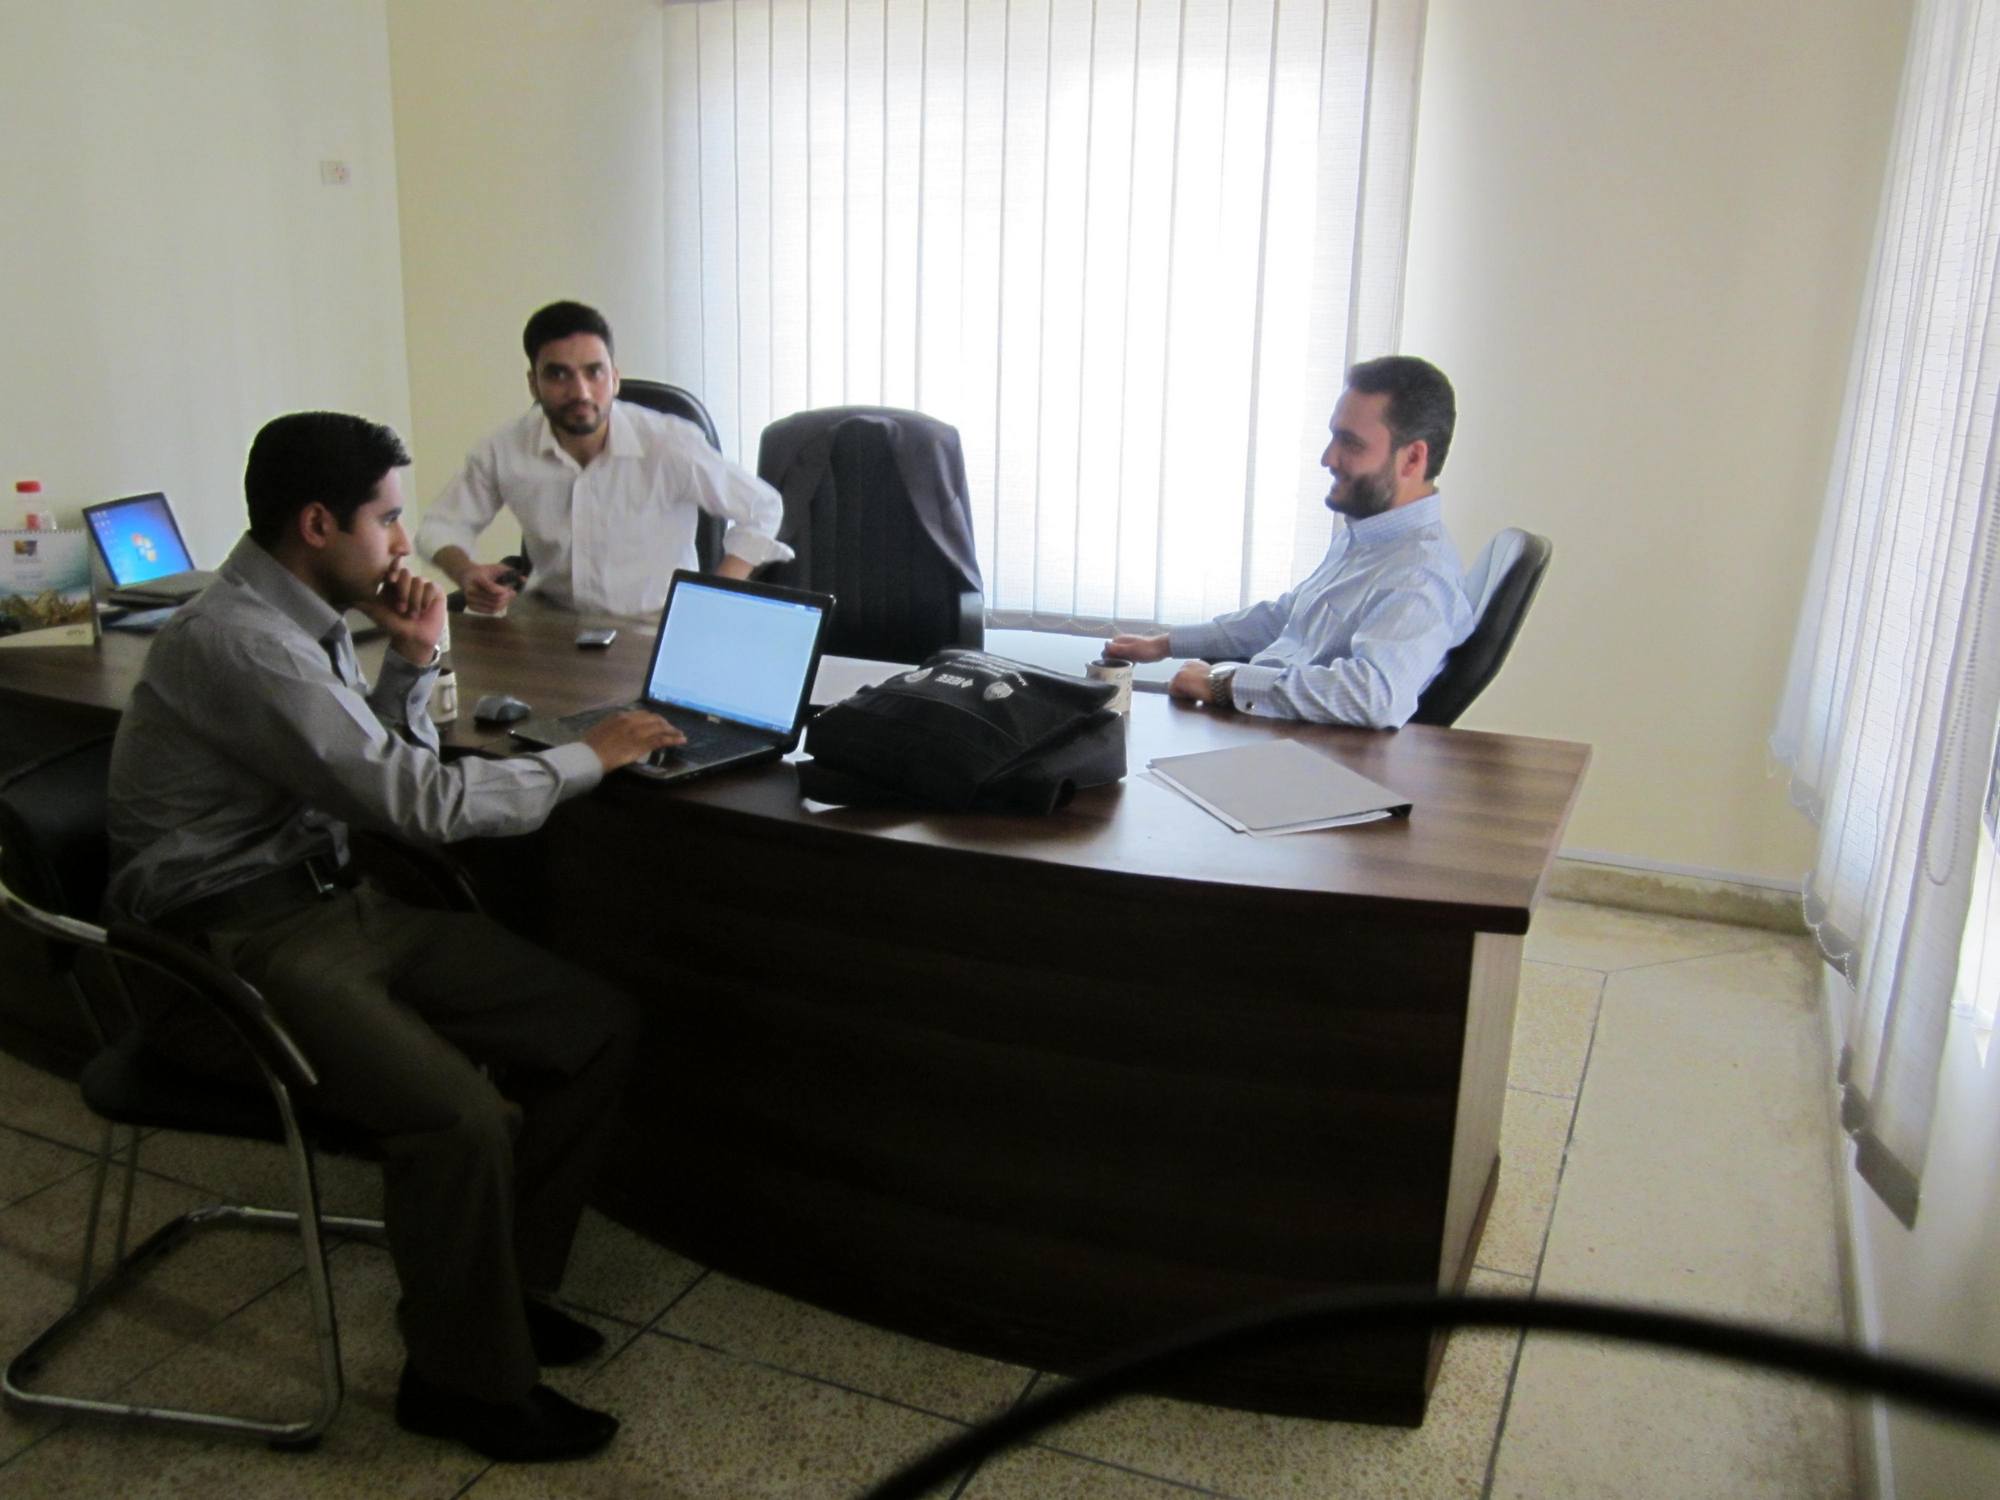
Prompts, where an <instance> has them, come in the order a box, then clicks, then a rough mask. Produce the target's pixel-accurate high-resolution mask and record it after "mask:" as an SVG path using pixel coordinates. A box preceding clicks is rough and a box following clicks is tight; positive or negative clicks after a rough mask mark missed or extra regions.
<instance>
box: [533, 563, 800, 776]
mask: <svg viewBox="0 0 2000 1500" xmlns="http://www.w3.org/2000/svg"><path fill="white" fill-rule="evenodd" d="M832 613H833V596H832V595H831V594H820V593H813V592H810V591H808V590H805V589H791V588H782V587H779V586H778V585H776V584H769V583H749V582H744V581H740V580H737V579H730V578H718V577H715V576H712V575H710V574H705V573H693V572H689V571H688V570H686V569H682V570H680V571H679V572H677V573H675V574H674V577H673V582H672V584H671V585H670V586H669V587H668V589H667V604H666V608H665V610H664V611H663V612H662V613H661V616H660V630H659V634H658V636H657V637H656V638H655V639H654V642H653V655H652V658H651V660H650V661H648V662H647V664H646V676H645V679H644V681H643V682H642V683H640V684H639V688H638V696H637V697H636V698H633V699H630V700H628V701H625V702H620V703H609V704H605V705H602V706H601V707H598V708H592V709H586V710H584V711H583V712H582V713H575V714H566V715H564V716H563V717H562V718H559V719H530V720H528V721H527V722H526V723H523V724H518V725H516V726H515V727H514V729H513V730H512V731H511V732H512V734H513V735H514V737H515V738H516V739H518V740H521V741H523V742H525V743H527V744H530V745H544V746H547V745H566V744H571V743H573V742H575V741H577V740H580V739H582V738H583V737H584V736H585V735H586V734H588V733H589V732H590V730H591V728H592V727H593V726H595V725H596V724H598V723H600V722H601V721H602V720H604V719H605V718H607V717H609V716H610V715H612V714H616V713H623V712H625V711H626V710H628V709H634V708H639V709H645V710H646V711H647V712H649V713H656V714H658V715H660V716H661V717H662V718H664V719H666V720H667V721H668V722H670V723H672V724H674V725H675V726H676V727H678V728H679V729H680V730H681V731H682V732H683V733H685V734H686V735H687V737H688V742H687V744H686V745H685V746H682V747H680V748H679V749H677V750H672V751H667V752H663V753H657V754H656V755H655V756H654V757H653V759H651V760H649V761H642V762H640V763H639V764H637V765H634V766H628V767H627V768H626V769H627V770H628V771H631V772H632V773H634V774H636V775H639V776H644V777H646V778H648V779H649V780H653V781H685V780H687V779H688V778H690V777H694V776H701V775H706V774H707V773H709V772H711V771H718V770H721V769H723V768H724V767H727V766H740V765H749V764H754V763H756V762H758V761H765V760H775V759H777V758H778V757H779V756H781V755H783V754H784V753H785V752H786V751H788V750H790V749H791V748H792V747H793V746H794V745H796V744H797V743H798V739H799V732H800V731H801V730H802V729H803V728H804V727H805V721H806V712H807V702H808V694H809V693H810V690H811V688H812V682H813V674H814V672H815V671H816V670H817V669H818V667H819V658H820V652H821V649H822V647H823V644H824V642H825V639H826V624H827V620H828V618H829V617H830V616H831V615H832Z"/></svg>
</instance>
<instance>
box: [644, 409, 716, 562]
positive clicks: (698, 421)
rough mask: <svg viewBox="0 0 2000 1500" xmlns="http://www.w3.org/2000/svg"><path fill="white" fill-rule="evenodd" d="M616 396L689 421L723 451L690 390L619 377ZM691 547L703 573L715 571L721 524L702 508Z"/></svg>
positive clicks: (712, 424) (712, 425)
mask: <svg viewBox="0 0 2000 1500" xmlns="http://www.w3.org/2000/svg"><path fill="white" fill-rule="evenodd" d="M618 399H619V400H620V401H630V402H631V403H632V404H633V405H634V406H643V407H645V408H646V409H647V410H648V411H656V412H660V413H662V414H664V415H666V416H669V417H679V418H681V419H682V420H683V421H686V422H692V423H694V425H695V426H696V427H698V428H700V429H701V435H702V436H703V437H704V438H706V439H707V440H708V446H709V447H711V448H713V449H714V450H715V451H716V452H717V453H720V452H721V451H722V438H721V436H720V434H718V433H717V432H716V430H715V419H714V418H713V417H711V416H709V414H708V408H707V407H705V406H703V405H702V404H701V401H700V399H699V398H698V397H697V396H696V395H695V393H694V392H693V391H690V390H687V389H685V388H684V387H681V386H678V385H668V384H667V383H666V382H665V381H664V380H627V379H625V378H624V377H622V376H621V377H620V378H619V381H618ZM694 550H695V556H696V558H697V559H698V560H699V561H700V564H701V570H702V571H703V572H704V573H712V572H714V571H715V566H716V564H717V563H719V562H721V561H722V523H721V522H720V521H718V520H717V519H716V518H715V517H714V516H711V515H710V514H709V513H708V512H707V511H703V512H702V513H701V517H700V519H698V520H697V521H696V522H695V527H694Z"/></svg>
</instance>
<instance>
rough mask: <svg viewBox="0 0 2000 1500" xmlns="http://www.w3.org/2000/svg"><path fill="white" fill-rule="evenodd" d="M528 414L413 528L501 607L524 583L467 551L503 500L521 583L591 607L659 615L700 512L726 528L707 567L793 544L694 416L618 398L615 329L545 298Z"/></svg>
mask: <svg viewBox="0 0 2000 1500" xmlns="http://www.w3.org/2000/svg"><path fill="white" fill-rule="evenodd" d="M522 345H523V347H524V348H525V349H526V351H527V355H528V393H529V394H530V395H531V396H533V397H534V399H535V405H534V408H533V409H532V410H530V411H528V412H525V413H523V414H522V415H521V416H519V417H517V418H515V419H514V420H513V421H511V422H509V423H508V424H507V425H506V426H504V427H502V428H501V429H500V430H499V431H498V432H495V433H494V434H493V435H492V436H491V437H489V438H487V439H486V440H485V441H484V442H483V443H481V444H480V445H479V446H478V447H476V448H474V449H473V450H472V452H471V453H470V454H468V455H467V456H466V460H465V468H464V469H463V470H461V471H460V473H459V475H458V477H457V478H456V479H454V480H453V481H452V482H451V484H450V486H449V487H448V488H447V489H446V490H445V491H444V493H443V494H442V495H440V496H439V497H438V498H437V500H436V501H435V502H434V503H433V504H432V505H431V508H430V510H429V511H428V512H427V513H426V514H425V516H424V520H423V525H422V526H420V527H419V528H418V529H417V551H418V552H419V553H420V554H421V555H422V556H425V557H428V558H429V559H430V560H431V561H432V562H434V563H436V564H437V565H438V567H440V568H442V569H443V570H444V571H445V572H446V573H447V574H449V575H450V577H451V579H452V581H453V582H455V583H456V584H458V586H459V587H460V588H462V589H464V590H465V599H466V604H467V606H468V607H469V608H471V609H474V610H480V611H484V612H487V613H496V612H498V611H500V610H502V609H505V608H506V607H507V605H508V604H509V603H510V602H512V600H513V598H514V595H515V592H516V590H517V588H518V587H519V584H520V580H519V579H518V578H517V577H515V575H514V574H513V573H512V572H511V570H509V569H508V568H507V566H506V565H505V564H503V563H481V562H475V561H473V558H472V547H473V544H474V542H475V541H477V540H478V537H479V533H480V532H482V531H484V530H485V529H486V527H487V526H488V525H489V524H490V523H491V522H492V520H493V518H494V517H495V516H497V515H498V514H499V513H500V510H501V508H502V507H503V506H504V507H505V508H506V509H508V510H510V511H512V512H513V513H514V516H515V519H517V520H518V521H519V522H520V523H521V536H522V543H523V545H524V547H525V548H526V551H527V557H528V561H529V562H530V563H531V564H532V569H531V572H530V579H531V582H530V585H529V586H530V587H531V588H532V589H533V590H534V592H535V593H536V594H537V595H539V596H540V597H542V598H544V599H546V600H548V601H549V602H550V603H552V604H556V605H560V606H562V607H563V608H565V609H574V610H578V611H581V612H583V613H587V614H614V615H655V614H658V613H659V610H660V606H661V605H662V604H664V603H665V602H666V597H667V583H668V581H669V579H671V577H672V576H673V571H674V569H675V568H692V567H695V566H696V565H697V564H696V558H695V545H694V538H695V523H696V521H697V519H698V518H699V516H700V513H701V512H702V511H707V512H708V513H709V514H710V515H713V516H717V517H720V518H721V519H722V520H724V521H725V522H727V523H728V530H727V531H726V532H725V533H724V535H723V539H722V547H723V552H724V554H725V555H724V557H723V559H722V561H721V563H720V565H718V567H717V568H716V570H715V571H716V572H717V573H719V574H721V575H722V576H724V577H726V578H745V577H748V576H749V574H750V572H751V570H752V569H753V568H756V567H759V566H761V565H762V564H764V563H767V562H784V561H786V560H788V559H789V558H790V557H791V555H792V549H791V548H789V547H787V546H785V545H784V543H782V542H780V541H779V540H778V539H777V532H778V523H779V521H780V520H781V519H782V518H783V516H784V505H783V502H782V501H780V500H779V498H778V492H777V491H776V490H774V489H772V488H771V487H770V486H769V485H767V484H765V483H764V482H763V481H762V480H761V479H759V478H757V476H756V475H754V474H752V473H750V472H749V471H747V470H745V469H743V468H740V467H739V466H737V465H736V464H733V463H731V462H729V460H727V459H726V458H724V457H723V456H722V455H721V454H719V453H717V452H716V451H715V450H714V449H712V448H710V447H709V446H708V444H707V442H706V441H705V440H704V439H703V437H702V435H701V432H700V431H699V430H698V429H697V428H696V427H695V426H694V424H693V423H691V422H686V421H683V420H681V419H680V418H679V417H669V416H663V415H661V414H660V413H658V412H654V411H649V410H647V409H646V408H644V407H639V406H633V405H631V404H629V403H621V402H619V401H618V399H617V396H618V367H617V365H616V364H615V363H613V351H612V339H611V327H610V325H609V324H608V323H606V322H605V320H604V318H603V316H602V315H601V314H600V313H598V312H597V311H596V310H595V309H594V308H590V307H586V306H584V305H583V304H582V303H580V302H553V303H551V304H549V306H547V307H545V308H543V309H542V310H541V311H540V312H538V313H536V314H535V315H534V316H533V317H532V318H530V319H528V326H527V329H526V331H525V332H524V334H523V336H522Z"/></svg>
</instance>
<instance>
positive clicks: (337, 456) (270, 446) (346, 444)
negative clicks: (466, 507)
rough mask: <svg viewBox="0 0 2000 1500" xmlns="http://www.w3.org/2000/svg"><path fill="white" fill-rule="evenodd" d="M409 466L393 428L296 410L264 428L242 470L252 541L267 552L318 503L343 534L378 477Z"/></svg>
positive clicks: (341, 415)
mask: <svg viewBox="0 0 2000 1500" xmlns="http://www.w3.org/2000/svg"><path fill="white" fill-rule="evenodd" d="M409 461H410V453H409V450H408V449H407V448H405V447H404V446H403V440H402V439H401V438H399V437H397V436H396V434H395V432H394V430H393V429H391V428H388V427H384V426H383V425H382V424H381V423H379V422H371V421H369V420H368V419H367V418H366V417H353V416H349V415H348V414H347V413H345V412H338V411H295V412H291V413H289V414H288V415H286V416H282V417H274V418H273V419H272V420H271V421H269V422H266V423H265V424H264V430H263V431H262V432H259V433H258V434H257V438H256V441H255V442H253V443H251V445H250V461H249V462H248V463H247V464H245V465H244V468H243V498H244V500H245V501H246V502H247V503H248V505H249V508H250V535H251V537H252V538H253V539H254V540H255V541H256V542H257V543H258V544H259V545H260V546H263V547H265V548H267V549H268V548H271V547H275V546H277V545H278V543H279V542H280V541H281V540H283V538H284V535H285V532H286V531H287V530H288V529H289V528H290V526H291V524H292V518H293V517H295V516H296V515H298V513H299V512H300V511H302V510H304V509H305V508H306V507H307V506H308V505H311V504H313V503H314V502H315V501H317V502H318V503H319V504H321V505H324V506H325V507H326V508H327V509H328V510H330V511H332V512H333V517H334V519H335V520H336V521H338V522H339V523H340V529H341V530H342V531H345V530H347V529H348V527H349V526H351V525H352V524H353V523H354V513H355V511H357V510H359V509H360V508H361V507H362V506H363V505H366V504H367V503H368V498H369V496H371V495H373V494H374V493H375V487H376V486H377V485H379V484H380V483H381V482H382V476H383V475H385V474H387V473H388V472H389V471H390V470H391V469H400V468H402V467H403V466H404V465H405V464H407V463H409Z"/></svg>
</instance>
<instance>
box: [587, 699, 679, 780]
mask: <svg viewBox="0 0 2000 1500" xmlns="http://www.w3.org/2000/svg"><path fill="white" fill-rule="evenodd" d="M583 742H584V743H585V744H586V745H588V746H590V748H591V749H593V750H595V751H596V752H597V758H598V759H599V760H600V761H602V762H603V763H604V769H605V770H606V771H607V772H609V771H615V770H617V769H618V768H619V767H620V766H629V765H631V764H632V763H633V762H634V761H641V760H644V759H645V758H646V757H647V756H649V755H651V754H652V753H653V752H654V751H655V750H664V749H668V748H670V747H672V746H675V745H685V744H686V743H687V736H686V735H684V734H682V733H681V732H680V731H679V730H678V729H676V728H674V726H673V725H671V724H669V723H668V722H667V721H666V720H665V719H663V718H661V717H660V716H659V715H658V714H649V713H647V712H645V711H644V710H643V709H636V708H635V709H633V710H631V711H630V712H629V713H622V714H613V715H612V716H611V717H610V718H608V719H606V720H605V721H604V722H603V723H601V724H598V725H596V726H595V727H593V728H592V729H591V731H590V733H589V734H586V735H585V736H584V737H583Z"/></svg>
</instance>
